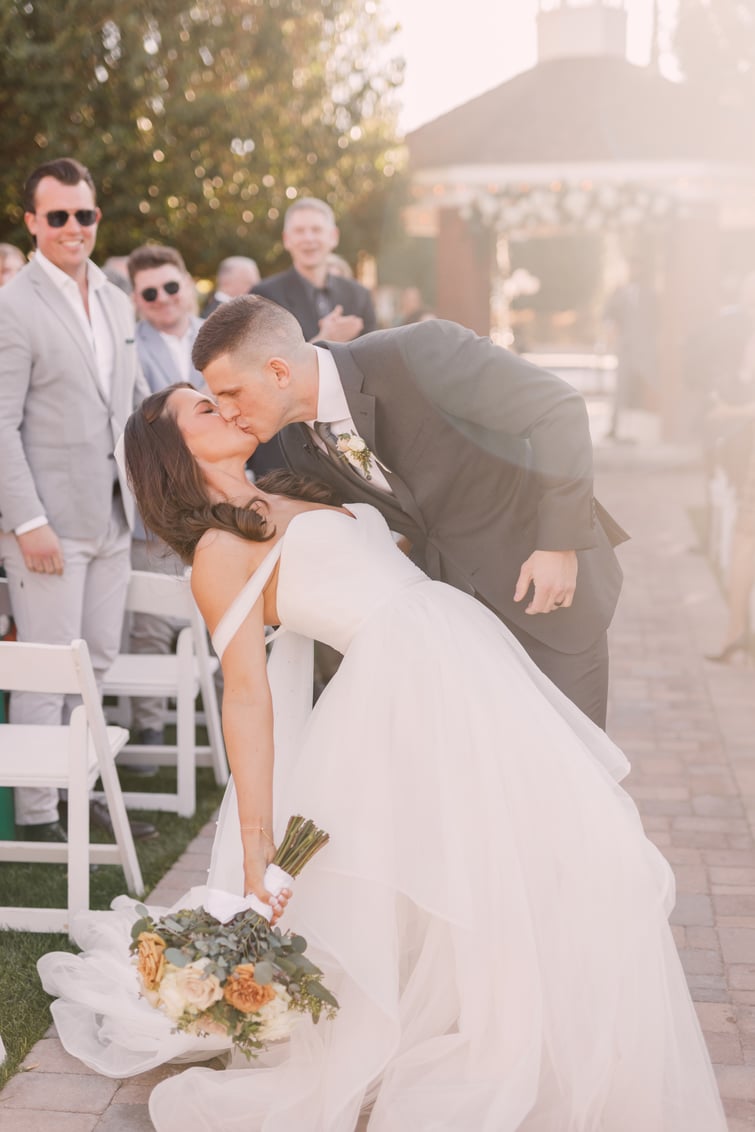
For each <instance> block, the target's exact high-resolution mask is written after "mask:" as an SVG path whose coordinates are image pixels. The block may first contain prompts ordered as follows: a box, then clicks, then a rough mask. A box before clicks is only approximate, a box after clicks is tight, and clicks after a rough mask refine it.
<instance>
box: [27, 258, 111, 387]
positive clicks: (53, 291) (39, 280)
mask: <svg viewBox="0 0 755 1132" xmlns="http://www.w3.org/2000/svg"><path fill="white" fill-rule="evenodd" d="M28 270H29V273H30V282H31V283H33V284H34V286H35V287H36V289H37V292H38V294H39V297H40V299H41V300H42V302H43V303H45V304H46V306H47V308H48V310H49V311H50V312H51V313H52V314H53V315H54V316H55V317H56V318H57V319H58V320H59V321H60V322H61V323H62V325H63V327H64V328H65V330H66V333H67V334H68V335H69V336H70V338H71V341H72V342H73V343H74V344H75V345H76V347H77V348H78V350H79V352H80V353H81V357H82V359H83V361H84V362H85V364H86V367H87V370H88V371H89V375H90V377H91V378H92V381H93V382H94V387H95V389H96V390H97V396H98V397H99V398H100V400H101V401H102V402H103V403H106V402H105V395H104V394H103V392H102V386H101V385H100V382H99V379H98V377H97V368H96V367H97V363H96V360H95V357H94V353H93V351H92V347H91V346H90V345H89V343H88V342H87V340H86V339H85V338H84V336H83V334H82V332H81V328H80V326H79V322H78V319H77V318H76V315H75V314H74V312H73V311H72V310H71V305H70V303H69V302H68V300H67V299H66V298H65V296H64V295H62V294H61V293H60V290H59V289H58V288H57V287H56V286H55V284H54V283H53V281H52V280H51V279H49V278H48V277H47V275H46V274H45V271H44V269H43V268H42V267H40V266H39V264H35V263H34V262H33V261H32V263H30V264H29V268H28Z"/></svg>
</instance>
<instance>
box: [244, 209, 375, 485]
mask: <svg viewBox="0 0 755 1132" xmlns="http://www.w3.org/2000/svg"><path fill="white" fill-rule="evenodd" d="M338 239H339V232H338V228H337V227H336V219H335V215H334V213H333V209H332V208H331V207H330V205H329V204H326V203H325V201H322V200H317V199H316V198H315V197H302V198H301V199H300V200H297V201H296V202H295V203H294V204H292V205H291V206H290V208H288V209H287V211H286V216H285V219H284V221H283V246H284V248H285V249H286V251H287V252H288V254H289V255H290V256H291V264H292V266H291V267H289V268H288V270H287V271H281V272H279V273H278V274H277V275H271V276H269V278H267V279H263V280H262V282H261V283H258V284H257V285H256V286H255V287H253V288H252V294H254V295H263V296H264V297H265V298H266V299H272V300H273V302H274V303H277V304H278V306H280V307H285V309H286V310H287V311H290V312H291V314H292V315H293V316H294V318H295V319H296V320H297V321H298V323H299V325H300V326H301V328H302V331H303V333H304V337H305V339H306V340H307V341H308V342H313V341H316V340H319V339H326V340H327V341H329V342H352V341H353V340H354V339H355V338H358V337H359V336H360V335H361V334H367V333H369V331H371V330H376V329H377V318H376V315H375V307H374V305H373V302H372V296H371V295H370V292H369V291H368V290H367V288H366V287H363V286H362V285H361V283H357V282H356V281H355V280H353V279H344V278H343V277H342V276H340V275H334V274H332V272H331V271H330V269H329V267H328V257H329V256H330V255H331V253H332V252H333V251H334V250H335V248H336V247H337V246H338ZM285 464H286V462H285V460H284V459H283V454H282V452H281V449H280V445H279V443H278V439H277V437H274V438H273V439H272V440H270V441H268V442H267V443H266V444H260V446H259V448H258V449H257V451H256V452H255V453H254V455H253V456H252V459H251V467H252V469H253V471H254V473H255V475H262V474H263V473H264V472H269V471H272V470H273V469H275V468H282V467H285Z"/></svg>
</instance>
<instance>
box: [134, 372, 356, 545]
mask: <svg viewBox="0 0 755 1132" xmlns="http://www.w3.org/2000/svg"><path fill="white" fill-rule="evenodd" d="M176 389H194V386H193V385H190V384H188V383H187V382H177V383H176V384H175V385H169V386H168V387H167V388H166V389H161V390H160V392H159V393H153V394H152V395H151V396H150V397H146V398H145V400H144V401H143V402H142V403H141V405H140V406H139V408H138V409H136V410H135V411H134V412H133V413H132V414H131V416H130V417H129V419H128V421H127V422H126V430H125V433H124V437H123V440H124V448H125V455H126V472H127V475H128V481H129V484H130V485H131V490H132V491H133V493H134V497H135V499H136V505H137V507H138V508H139V514H140V515H141V517H142V519H143V521H144V525H145V526H146V527H147V528H148V529H149V530H150V531H152V532H153V534H156V535H157V536H158V537H159V538H161V539H162V540H163V542H166V543H167V544H168V546H169V547H170V548H171V550H174V551H175V552H176V554H177V555H178V556H179V558H180V559H181V560H182V561H183V562H186V563H191V561H192V560H193V558H194V551H195V549H196V546H197V543H198V542H199V540H200V539H201V537H202V535H203V534H204V533H205V531H207V530H209V529H210V528H215V529H216V530H220V531H230V532H231V534H234V535H239V536H240V537H241V538H245V539H250V540H252V541H253V542H265V541H266V540H267V539H269V538H272V537H273V535H274V534H275V528H274V527H273V528H272V529H269V526H268V522H267V519H266V518H265V516H264V515H263V514H262V512H261V510H260V508H259V501H258V500H255V499H251V500H250V501H249V503H246V504H244V505H243V506H238V505H237V504H235V503H229V502H227V501H225V500H224V501H221V502H219V503H218V502H214V501H213V500H212V499H211V498H210V496H209V494H208V491H207V485H206V484H205V482H204V478H203V477H202V473H201V471H200V469H199V465H198V464H197V462H196V460H195V459H194V457H193V456H192V454H191V452H190V451H189V449H188V448H187V447H186V444H185V442H184V438H183V436H182V435H181V430H180V429H179V427H178V423H177V421H176V418H175V416H174V415H173V413H171V412H170V410H169V409H168V399H169V397H170V395H171V393H173V392H175V390H176ZM257 483H258V486H259V487H260V489H261V490H262V491H265V492H269V493H270V494H272V495H287V496H289V497H290V498H292V499H303V500H306V501H307V502H310V503H326V504H328V505H329V506H333V507H339V506H340V505H341V502H342V501H341V500H340V499H339V498H337V497H336V496H335V494H334V492H333V491H332V490H331V489H330V488H329V487H327V486H326V485H325V484H322V483H317V482H315V481H313V480H307V479H303V478H302V477H301V476H297V475H295V474H294V473H293V472H287V471H283V470H281V471H275V472H268V474H267V475H265V476H263V477H261V478H260V479H259V480H258V481H257Z"/></svg>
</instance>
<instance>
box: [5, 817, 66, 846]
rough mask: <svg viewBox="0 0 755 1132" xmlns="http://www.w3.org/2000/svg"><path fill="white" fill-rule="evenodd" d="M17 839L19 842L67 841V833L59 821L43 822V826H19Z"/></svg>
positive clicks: (17, 827)
mask: <svg viewBox="0 0 755 1132" xmlns="http://www.w3.org/2000/svg"><path fill="white" fill-rule="evenodd" d="M16 838H17V839H18V840H19V841H67V840H68V838H67V837H66V831H65V830H64V829H63V826H62V825H61V824H60V822H59V821H48V822H42V824H41V825H17V826H16Z"/></svg>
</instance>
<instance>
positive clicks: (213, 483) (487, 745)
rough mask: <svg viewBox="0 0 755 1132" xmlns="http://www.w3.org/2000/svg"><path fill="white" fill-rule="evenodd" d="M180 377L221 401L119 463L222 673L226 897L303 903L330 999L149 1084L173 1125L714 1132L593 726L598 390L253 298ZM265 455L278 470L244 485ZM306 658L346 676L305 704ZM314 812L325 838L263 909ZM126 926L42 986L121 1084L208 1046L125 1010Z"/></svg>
mask: <svg viewBox="0 0 755 1132" xmlns="http://www.w3.org/2000/svg"><path fill="white" fill-rule="evenodd" d="M194 363H195V366H196V367H197V368H198V369H200V370H202V372H203V374H204V376H205V379H206V381H207V383H208V385H209V387H210V389H211V390H212V393H213V395H214V399H213V398H209V397H207V396H205V395H203V394H200V393H198V392H197V391H196V390H194V389H193V388H192V387H191V386H186V385H183V386H174V387H170V388H168V389H166V390H163V391H161V392H160V393H157V394H153V395H152V396H151V397H149V398H147V399H146V401H145V402H143V404H142V406H141V407H140V408H139V409H137V410H136V412H135V413H134V414H132V416H131V418H130V419H129V422H128V424H127V427H126V432H125V456H126V463H127V467H128V474H129V481H130V483H131V485H132V488H133V490H134V494H135V496H136V500H137V504H138V506H139V509H140V511H141V513H142V517H143V518H144V520H145V524H146V525H147V526H148V527H149V528H151V529H152V530H153V531H154V532H155V533H156V534H157V535H159V536H160V537H162V538H163V539H165V541H166V542H168V544H169V545H170V546H171V547H172V548H173V550H175V551H176V552H177V553H178V554H179V555H180V556H181V557H182V558H183V560H184V561H185V562H187V563H191V565H192V574H191V584H192V590H193V593H194V595H195V597H196V600H197V603H198V605H199V608H200V610H201V612H202V614H203V616H204V618H205V621H206V622H207V625H208V627H209V629H210V631H211V632H212V634H213V642H214V644H215V649H216V652H217V653H218V655H219V657H220V659H221V664H222V668H223V677H224V694H223V729H224V735H225V739H226V746H227V750H228V757H229V762H230V765H231V770H232V776H233V782H232V784H231V786H230V787H229V792H228V794H227V796H226V800H225V801H224V804H223V807H222V809H221V814H220V820H219V823H218V830H217V834H216V838H215V843H214V848H213V856H212V861H211V866H210V872H209V887H210V888H221V889H225V890H227V891H231V892H236V893H238V894H240V895H246V894H247V893H250V892H251V893H254V895H255V896H257V897H258V899H261V900H265V901H267V902H268V903H269V904H270V905H271V911H272V916H273V920H278V919H279V918H280V917H281V916H282V915H283V914H284V913H285V921H284V922H285V926H286V927H290V928H291V929H292V930H294V931H296V932H297V933H298V934H300V935H302V936H303V937H304V938H305V939H306V940H307V941H308V945H309V947H308V954H310V955H311V956H312V960H313V961H314V962H315V963H316V964H317V966H318V967H319V968H320V969H321V970H322V971H323V972H324V975H325V980H326V985H327V986H328V987H330V988H331V990H332V991H333V993H334V994H335V996H336V998H337V1000H338V1002H339V1004H340V1009H339V1011H338V1014H337V1016H336V1018H335V1019H334V1020H332V1021H327V1022H321V1023H320V1024H319V1025H318V1026H314V1025H313V1024H310V1021H309V1020H308V1019H303V1020H302V1021H301V1022H300V1023H299V1024H298V1026H297V1028H296V1029H295V1030H294V1032H293V1034H292V1035H291V1037H290V1039H289V1040H288V1041H287V1042H286V1043H285V1045H284V1044H280V1045H278V1046H275V1045H273V1046H271V1047H270V1048H269V1049H267V1050H265V1051H263V1052H262V1053H261V1054H260V1056H259V1058H258V1059H257V1060H256V1062H255V1064H254V1065H252V1066H251V1067H249V1066H248V1065H247V1064H246V1063H243V1062H239V1061H238V1060H237V1059H233V1060H231V1062H230V1064H229V1065H228V1071H227V1072H217V1071H215V1070H212V1069H209V1068H201V1067H193V1068H190V1069H187V1070H185V1071H184V1072H183V1073H181V1074H179V1075H176V1076H172V1077H169V1078H167V1079H165V1080H162V1081H161V1082H160V1083H159V1084H158V1085H157V1086H156V1087H155V1089H154V1090H153V1092H152V1094H151V1097H150V1116H151V1119H152V1122H153V1124H154V1127H155V1128H156V1129H157V1130H158V1132H211V1130H213V1132H214V1130H215V1129H221V1130H222V1132H234V1130H236V1129H238V1130H239V1132H240V1130H241V1129H242V1128H243V1129H244V1132H268V1130H269V1132H272V1130H273V1129H276V1130H279V1132H354V1129H355V1128H356V1126H357V1122H358V1121H359V1122H360V1127H362V1126H363V1125H362V1121H364V1120H365V1119H366V1120H367V1127H368V1128H369V1130H370V1132H417V1130H418V1129H419V1130H426V1129H427V1130H429V1129H431V1128H432V1129H437V1130H438V1132H468V1130H470V1129H474V1130H475V1132H638V1129H642V1130H643V1132H725V1127H726V1122H725V1118H724V1114H723V1110H722V1107H721V1102H720V1099H719V1097H718V1092H717V1088H716V1083H715V1078H714V1075H713V1071H712V1067H711V1064H710V1060H709V1057H708V1054H707V1051H706V1049H705V1044H704V1040H703V1037H702V1033H701V1030H700V1026H699V1022H698V1020H697V1017H696V1014H695V1010H694V1006H693V1003H692V1000H691V998H690V995H689V991H688V989H687V986H686V982H685V978H684V973H683V971H682V968H681V964H680V961H679V957H678V954H677V952H676V948H675V946H674V941H673V937H672V935H671V930H670V927H669V925H668V914H669V912H670V910H671V907H672V906H673V901H674V882H673V875H672V873H671V870H670V868H669V866H668V864H667V862H666V861H665V860H664V859H663V857H662V856H661V855H660V853H659V852H658V850H657V849H656V848H655V847H654V846H653V845H652V843H651V842H650V841H649V840H648V839H647V838H645V836H644V833H643V830H642V826H641V822H640V819H639V815H638V813H637V810H636V808H635V807H634V805H633V803H632V801H631V799H630V798H629V797H628V795H627V794H626V793H625V792H624V791H623V790H622V789H621V786H620V785H619V782H620V780H621V779H622V778H623V777H624V776H625V775H626V773H627V771H628V764H627V762H626V759H625V758H624V757H623V755H622V754H621V752H620V751H619V750H618V749H617V748H616V747H615V746H614V744H613V743H612V742H611V741H610V739H609V738H608V737H607V736H606V735H605V733H604V731H603V730H602V729H601V726H600V725H602V723H603V721H604V717H605V691H606V680H607V659H606V647H605V638H606V629H607V626H608V623H609V621H610V618H611V614H612V611H613V608H614V606H615V603H616V599H617V596H618V591H619V586H620V577H621V575H620V570H619V567H618V565H617V563H616V560H615V557H614V554H613V550H612V547H611V543H612V542H618V541H621V539H622V538H624V537H626V536H625V535H624V533H623V532H622V531H621V529H620V528H619V527H618V526H617V525H616V524H615V523H614V522H613V520H612V519H611V518H610V517H609V516H608V515H607V514H606V512H605V511H603V509H602V508H601V507H600V506H599V505H598V504H597V503H595V502H594V500H593V496H592V474H591V459H590V452H591V446H590V439H589V433H588V429H587V418H586V412H585V407H584V404H583V402H582V399H581V397H580V396H579V395H578V394H577V393H576V392H575V391H574V390H572V389H571V388H570V387H569V386H568V385H565V384H564V383H563V382H561V381H559V380H558V379H557V378H556V377H553V376H551V375H550V374H548V373H545V372H543V371H541V370H538V369H537V368H536V367H533V366H530V365H528V364H527V363H526V362H524V361H522V360H521V359H519V358H517V357H515V356H513V355H511V354H509V353H507V352H506V351H505V350H502V349H500V348H498V347H496V346H494V345H492V344H491V343H490V342H489V341H487V340H483V339H480V338H477V337H476V336H475V335H474V334H472V333H471V332H470V331H468V330H465V329H463V328H462V327H459V326H456V325H454V324H452V323H448V322H443V321H435V322H432V321H431V322H425V323H418V324H415V325H411V326H408V327H403V328H399V329H396V330H389V331H377V332H375V333H373V334H369V335H365V336H364V337H363V338H360V339H357V340H356V341H354V342H351V343H349V344H344V345H337V344H333V343H332V344H330V345H329V346H317V345H312V344H307V343H305V342H304V338H303V335H302V333H301V330H300V329H299V326H298V323H297V322H296V320H295V319H293V317H292V316H291V315H290V314H288V312H286V311H285V310H283V308H280V307H276V306H275V305H274V304H273V303H270V302H268V301H267V300H264V299H261V298H257V297H253V296H249V297H246V296H245V297H242V298H239V299H235V300H233V301H231V302H229V303H227V304H225V305H224V306H222V307H221V308H219V309H218V310H217V311H216V312H215V313H214V314H213V315H211V316H210V318H209V319H208V320H207V322H206V323H205V325H204V326H203V328H202V330H201V331H200V333H199V335H198V338H197V341H196V343H195V347H194ZM279 432H280V438H281V442H282V449H283V452H284V454H285V456H286V459H287V461H288V462H289V464H290V466H291V469H292V472H290V473H289V472H278V473H276V472H273V473H271V474H270V475H269V476H268V477H263V478H262V479H260V481H259V482H258V483H255V484H250V483H249V482H248V479H247V478H246V474H245V464H246V460H247V458H248V456H249V455H250V454H251V452H252V451H253V450H254V449H255V448H256V446H257V444H258V443H259V442H263V441H267V440H269V439H270V438H271V437H272V436H273V435H275V434H276V433H279ZM294 473H295V474H294ZM381 512H382V515H381V514H380V513H381ZM391 531H393V532H395V533H398V535H401V536H403V538H404V539H405V540H406V542H408V543H410V544H411V559H410V557H408V556H407V555H406V554H404V553H402V551H401V549H399V548H398V547H397V546H396V544H395V543H394V541H393V538H392V537H391V533H390V532H391ZM412 559H414V560H412ZM420 567H421V568H420ZM444 583H451V584H450V585H448V584H444ZM475 599H476V600H475ZM269 625H280V626H281V629H282V636H281V637H280V638H279V639H278V640H276V641H275V642H274V643H273V646H272V652H271V655H270V657H269V660H268V657H267V649H266V637H265V626H269ZM312 640H317V641H323V642H324V643H326V644H328V645H330V646H331V647H334V648H336V649H337V650H338V651H339V652H341V653H343V657H344V659H343V662H342V663H341V665H340V667H339V669H338V672H337V673H336V675H335V677H334V678H333V680H332V681H331V682H330V683H329V684H328V685H327V687H326V688H325V690H324V692H323V694H322V695H321V696H320V697H319V699H318V700H317V702H316V704H315V705H314V707H312V694H311V692H312V688H311V665H310V668H309V676H310V683H309V684H308V685H307V681H306V679H305V678H304V677H305V675H306V672H305V670H304V668H302V667H301V665H300V664H299V660H300V659H301V657H302V656H303V655H304V654H303V652H302V650H301V648H300V646H304V647H306V648H309V649H310V654H309V655H310V657H311V644H310V642H311V641H312ZM279 650H282V651H279ZM527 653H529V654H530V655H529V656H528V655H527ZM297 658H298V659H297ZM533 660H534V662H535V663H533ZM543 673H545V675H543ZM559 689H561V690H559ZM564 693H565V694H564ZM571 701H574V702H571ZM575 704H577V705H579V706H575ZM580 707H581V708H583V710H579V708H580ZM588 716H592V719H591V718H588ZM596 724H598V725H596ZM299 813H301V814H307V815H308V816H310V817H312V819H313V820H314V821H315V822H316V823H317V825H318V826H321V827H322V828H323V829H325V830H327V832H328V833H329V835H330V840H329V842H328V845H327V846H326V848H325V849H324V850H323V851H322V852H321V853H319V854H318V855H317V857H316V858H315V859H314V860H313V861H312V862H310V864H309V865H308V867H307V869H306V871H305V872H304V873H303V874H302V877H301V878H300V879H298V880H297V890H296V894H295V896H294V897H293V899H290V893H288V892H287V891H285V890H284V891H283V892H282V893H280V894H278V895H277V896H274V895H272V894H270V893H268V892H266V890H265V887H264V883H263V881H264V875H265V869H266V867H267V864H268V863H269V861H270V860H272V856H273V853H274V841H275V836H276V834H277V835H280V833H281V832H282V830H283V828H285V824H286V820H287V818H288V817H289V816H290V815H291V814H299ZM183 906H184V905H183V904H182V903H180V902H179V903H178V904H177V905H176V906H175V907H176V908H180V907H183ZM195 906H196V905H195V904H192V905H191V907H195ZM142 911H143V910H142ZM140 914H141V912H139V911H138V906H137V911H136V912H135V910H134V905H133V903H132V902H130V901H127V900H125V899H123V898H121V900H119V902H117V903H116V905H114V907H113V909H112V911H110V912H106V913H101V912H100V913H90V914H88V915H85V916H83V917H82V918H81V920H80V922H78V923H77V924H76V926H75V931H76V938H77V942H78V943H79V944H80V946H82V947H83V948H84V952H83V954H82V955H77V956H72V955H70V954H67V953H52V954H49V955H47V956H44V957H43V959H42V960H40V963H39V969H40V974H41V976H42V979H43V983H44V985H45V988H46V990H48V992H49V993H51V994H53V995H55V996H57V997H58V1002H56V1003H55V1004H54V1005H53V1008H52V1009H53V1014H54V1017H55V1021H56V1024H57V1027H58V1032H59V1035H60V1037H61V1040H62V1042H63V1044H64V1046H65V1048H66V1049H67V1050H68V1051H69V1052H71V1053H74V1054H75V1055H77V1056H78V1057H80V1058H81V1059H82V1060H84V1061H85V1062H86V1064H87V1065H89V1066H90V1067H91V1068H93V1069H95V1070H96V1071H98V1072H104V1073H107V1074H109V1075H111V1076H116V1077H118V1076H126V1075H130V1074H135V1073H142V1072H144V1071H146V1070H148V1069H152V1068H154V1067H155V1066H157V1065H159V1064H161V1063H163V1062H166V1061H169V1060H172V1059H175V1058H180V1059H182V1060H188V1059H194V1060H196V1059H197V1058H198V1056H200V1055H201V1042H199V1041H198V1040H197V1039H194V1044H192V1040H191V1039H189V1038H188V1037H187V1035H185V1034H180V1035H176V1033H175V1031H173V1030H171V1027H170V1023H169V1020H168V1019H167V1018H165V1017H159V1018H158V1019H157V1020H156V1018H155V1015H156V1011H154V1010H152V1008H151V1007H149V1006H148V1005H147V1004H146V1003H144V1002H143V1001H142V1000H140V999H139V996H138V990H137V987H136V979H135V976H134V972H133V968H131V969H129V965H128V940H129V939H130V937H131V929H132V927H133V922H134V919H135V916H136V915H140ZM204 1056H205V1057H206V1056H208V1054H207V1053H206V1052H205V1054H204ZM360 1114H361V1118H360Z"/></svg>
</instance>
